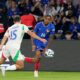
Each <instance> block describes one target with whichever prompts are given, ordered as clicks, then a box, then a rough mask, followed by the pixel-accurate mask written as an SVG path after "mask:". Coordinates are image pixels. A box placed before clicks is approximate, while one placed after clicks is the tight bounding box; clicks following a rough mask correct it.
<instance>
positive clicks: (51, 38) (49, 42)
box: [45, 35, 53, 50]
mask: <svg viewBox="0 0 80 80" xmlns="http://www.w3.org/2000/svg"><path fill="white" fill-rule="evenodd" d="M52 41H53V35H50V38H49V41H48V44H47V46H46V48H45V50H46V49H48V48H49V47H50V45H51V44H52Z"/></svg>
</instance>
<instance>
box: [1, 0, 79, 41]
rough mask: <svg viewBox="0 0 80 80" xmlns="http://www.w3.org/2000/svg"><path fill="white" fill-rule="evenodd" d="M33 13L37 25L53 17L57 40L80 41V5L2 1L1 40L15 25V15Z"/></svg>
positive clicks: (60, 0)
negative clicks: (46, 16)
mask: <svg viewBox="0 0 80 80" xmlns="http://www.w3.org/2000/svg"><path fill="white" fill-rule="evenodd" d="M25 13H31V14H32V15H33V16H34V17H35V20H36V23H37V22H39V21H42V20H43V17H44V16H45V15H51V16H52V23H53V24H54V25H55V29H56V31H55V35H54V36H53V38H54V39H56V40H64V39H66V40H80V3H78V4H77V5H74V4H73V0H0V38H2V36H3V34H4V32H5V31H6V30H7V28H8V27H10V26H11V25H12V24H13V18H14V16H15V15H19V16H23V15H24V14H25Z"/></svg>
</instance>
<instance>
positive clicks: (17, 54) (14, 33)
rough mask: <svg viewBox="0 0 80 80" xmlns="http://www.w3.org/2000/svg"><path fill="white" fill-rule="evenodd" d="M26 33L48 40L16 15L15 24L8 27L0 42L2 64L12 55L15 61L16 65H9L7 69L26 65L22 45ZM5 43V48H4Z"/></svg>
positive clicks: (43, 40) (0, 62) (0, 61)
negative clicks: (38, 34)
mask: <svg viewBox="0 0 80 80" xmlns="http://www.w3.org/2000/svg"><path fill="white" fill-rule="evenodd" d="M24 33H27V34H29V35H30V36H31V37H33V38H36V39H38V40H40V41H42V42H44V43H45V42H46V40H45V39H42V38H40V37H38V36H37V35H36V34H35V33H34V32H31V31H30V30H29V29H28V27H27V26H26V25H24V24H21V20H20V17H19V16H16V17H14V25H12V26H11V27H9V28H8V30H7V31H6V32H5V34H4V37H3V39H2V41H1V44H0V50H2V56H3V57H4V58H3V57H1V58H0V64H2V63H3V62H4V61H5V58H8V57H10V56H11V58H12V60H13V61H14V62H15V64H14V65H11V66H9V67H8V68H7V69H6V70H16V69H22V68H23V67H24V56H23V55H22V54H21V51H20V46H21V42H22V39H23V36H24ZM4 44H5V48H2V47H3V45H4Z"/></svg>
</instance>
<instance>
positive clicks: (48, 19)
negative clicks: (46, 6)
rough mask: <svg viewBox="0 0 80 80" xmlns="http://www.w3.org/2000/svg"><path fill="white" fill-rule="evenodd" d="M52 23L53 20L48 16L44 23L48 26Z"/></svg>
mask: <svg viewBox="0 0 80 80" xmlns="http://www.w3.org/2000/svg"><path fill="white" fill-rule="evenodd" d="M51 21H52V19H51V17H50V16H47V17H45V19H44V23H45V24H46V25H47V24H49V23H50V22H51Z"/></svg>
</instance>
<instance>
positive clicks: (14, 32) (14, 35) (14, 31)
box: [10, 30, 17, 40]
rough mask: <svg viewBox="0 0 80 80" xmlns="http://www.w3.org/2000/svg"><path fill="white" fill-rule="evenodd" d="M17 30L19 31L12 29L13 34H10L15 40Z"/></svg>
mask: <svg viewBox="0 0 80 80" xmlns="http://www.w3.org/2000/svg"><path fill="white" fill-rule="evenodd" d="M16 32H17V30H13V31H11V35H10V39H11V40H14V39H16V38H17V35H16Z"/></svg>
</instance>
